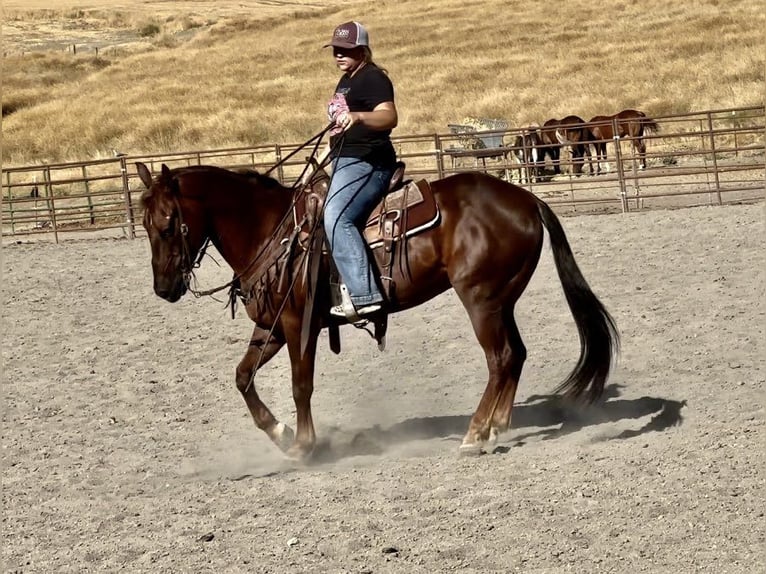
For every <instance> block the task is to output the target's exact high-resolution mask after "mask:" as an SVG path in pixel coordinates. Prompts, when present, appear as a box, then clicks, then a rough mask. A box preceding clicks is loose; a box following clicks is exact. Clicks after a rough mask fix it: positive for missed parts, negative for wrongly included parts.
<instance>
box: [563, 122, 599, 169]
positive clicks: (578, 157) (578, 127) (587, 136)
mask: <svg viewBox="0 0 766 574" xmlns="http://www.w3.org/2000/svg"><path fill="white" fill-rule="evenodd" d="M556 139H557V140H558V142H559V144H561V145H562V146H565V145H568V146H569V149H570V150H571V151H572V173H576V174H581V173H582V168H583V163H584V162H585V159H584V158H585V156H587V157H588V168H589V170H590V173H593V163H592V162H591V156H590V145H589V144H590V143H591V141H592V139H593V136H592V135H591V133H590V130H589V129H588V127H587V126H586V125H585V120H584V119H582V118H581V117H580V116H567V117H565V118H562V119H560V120H559V121H558V124H557V125H556Z"/></svg>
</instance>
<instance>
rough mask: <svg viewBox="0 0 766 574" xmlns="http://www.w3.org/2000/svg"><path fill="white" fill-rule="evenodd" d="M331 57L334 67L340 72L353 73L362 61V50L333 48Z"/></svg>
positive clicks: (359, 48)
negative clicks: (333, 58)
mask: <svg viewBox="0 0 766 574" xmlns="http://www.w3.org/2000/svg"><path fill="white" fill-rule="evenodd" d="M332 53H333V56H334V57H335V65H336V66H338V69H339V70H340V71H342V72H351V73H353V72H354V70H356V69H357V68H358V67H359V64H361V63H362V62H363V61H364V50H363V49H362V48H361V47H358V48H338V47H333V49H332Z"/></svg>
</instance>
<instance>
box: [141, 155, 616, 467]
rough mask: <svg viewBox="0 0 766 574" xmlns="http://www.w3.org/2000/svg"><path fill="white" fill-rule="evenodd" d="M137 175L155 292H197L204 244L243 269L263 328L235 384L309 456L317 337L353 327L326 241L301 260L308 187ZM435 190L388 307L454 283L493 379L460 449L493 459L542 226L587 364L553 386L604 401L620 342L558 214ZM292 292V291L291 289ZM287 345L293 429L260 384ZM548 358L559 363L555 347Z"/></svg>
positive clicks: (215, 172)
mask: <svg viewBox="0 0 766 574" xmlns="http://www.w3.org/2000/svg"><path fill="white" fill-rule="evenodd" d="M136 167H137V171H138V175H139V177H140V179H141V181H142V182H143V184H144V185H145V186H146V190H145V191H144V192H143V194H142V196H141V203H142V206H143V208H144V213H143V226H144V228H145V229H146V232H147V234H148V239H149V243H150V246H151V264H152V271H153V278H154V292H155V293H156V294H157V295H158V296H159V297H161V298H163V299H165V300H167V301H169V302H171V303H172V302H175V301H178V300H179V299H180V298H181V297H182V296H183V295H184V294H185V293H186V292H187V291H189V290H190V289H191V287H190V285H191V283H190V281H191V279H190V278H191V275H192V271H193V268H194V267H195V266H196V265H198V264H199V263H200V261H201V258H202V254H204V252H205V247H206V245H207V241H208V240H209V241H210V242H211V243H212V245H214V246H215V247H216V249H217V250H218V252H219V253H220V255H221V256H222V257H223V258H224V259H225V260H226V262H227V263H228V264H229V266H230V267H231V268H232V270H233V271H234V273H235V279H236V283H234V282H232V289H234V288H235V287H236V291H233V292H231V293H230V296H231V297H232V299H231V302H232V306H233V305H234V303H235V302H236V297H237V296H238V297H239V299H240V300H241V301H242V303H244V305H245V309H246V311H247V314H248V316H249V317H250V319H251V320H252V321H254V322H255V327H254V330H253V333H252V336H251V337H250V342H249V344H248V346H247V351H246V352H245V355H244V357H243V358H242V360H241V361H240V363H239V365H238V366H237V369H236V385H237V388H238V389H239V391H240V392H241V394H242V396H243V398H244V401H245V403H246V405H247V407H248V409H249V411H250V414H251V415H252V418H253V420H254V422H255V424H256V426H257V427H258V428H259V429H261V430H262V431H264V432H265V433H266V434H267V435H268V436H269V437H270V439H271V440H272V441H273V442H274V443H275V444H276V445H277V446H278V447H279V448H280V449H281V450H282V451H283V452H285V453H286V455H287V456H289V457H291V458H294V459H306V458H308V457H309V456H310V455H311V453H312V452H313V450H314V447H315V443H316V436H315V431H314V424H313V419H312V415H311V395H312V393H313V390H314V368H315V357H316V350H317V340H318V337H319V334H320V331H321V330H322V329H324V328H327V329H329V332H330V341H331V348H332V340H333V339H332V337H333V329H335V333H336V334H337V329H338V327H339V324H340V323H342V324H347V322H346V320H345V319H344V318H335V317H333V316H332V315H331V314H330V312H329V310H330V304H331V302H330V300H329V299H330V290H331V288H330V279H329V277H330V273H331V268H330V257H329V254H327V253H326V252H323V251H322V250H321V245H320V249H319V251H318V253H319V256H318V257H317V258H315V259H305V258H304V256H306V254H307V253H308V254H312V253H317V251H313V250H308V249H307V248H306V245H305V244H303V243H301V240H300V236H299V235H297V231H298V229H299V228H298V227H296V223H295V221H294V219H293V216H292V215H293V214H294V213H295V211H294V210H295V208H296V206H297V205H299V204H300V203H301V202H302V201H304V200H305V199H307V197H306V195H307V194H306V192H305V191H304V190H303V189H301V188H287V187H284V186H283V185H281V184H280V183H279V182H278V181H277V180H275V179H273V178H271V177H268V176H266V175H263V174H260V173H258V172H254V171H252V172H248V173H241V172H236V171H231V170H227V169H223V168H220V167H213V166H193V167H182V168H176V169H169V168H168V167H167V166H165V165H164V164H163V165H162V168H161V171H160V173H159V174H157V175H156V177H152V174H151V172H150V171H149V169H148V168H147V166H146V165H144V164H142V163H137V164H136ZM420 183H421V182H417V184H418V185H420ZM425 184H426V188H427V189H425V191H424V193H425V192H427V193H428V194H430V198H431V200H432V201H433V204H434V205H435V208H434V209H435V210H436V212H437V214H438V219H435V220H434V223H433V224H432V225H430V226H429V227H426V228H425V229H422V228H420V229H415V230H413V234H412V235H410V234H409V233H408V234H407V236H404V235H403V236H402V238H403V239H404V241H403V242H401V243H398V244H396V245H397V246H395V249H396V250H398V251H397V257H396V258H395V259H396V262H395V264H393V271H391V273H390V277H391V279H392V281H393V282H392V283H391V285H393V286H394V290H393V291H392V292H391V293H392V294H389V298H388V300H387V307H386V308H385V309H384V313H385V312H389V313H395V312H398V311H403V310H405V309H410V308H412V307H415V306H417V305H420V304H421V303H424V302H425V301H427V300H429V299H431V298H433V297H435V296H437V295H439V294H440V293H443V292H445V291H446V290H448V289H449V288H450V287H451V288H453V289H454V290H455V292H456V293H457V295H458V297H459V298H460V301H461V302H462V303H463V306H464V307H465V309H466V311H467V312H468V315H469V317H470V320H471V324H472V326H473V330H474V333H475V335H476V338H477V339H478V342H479V344H480V345H481V347H482V349H483V350H484V353H485V356H486V360H487V367H488V370H489V379H488V382H487V385H486V388H485V390H484V394H483V396H482V397H481V400H480V401H479V404H478V406H477V408H476V411H475V412H474V414H473V416H472V418H471V420H470V423H469V425H468V428H467V431H466V434H465V436H464V438H463V440H462V444H461V445H460V449H459V452H460V453H461V454H478V453H481V452H483V451H486V450H487V449H488V447H490V446H491V445H492V444H493V443H494V441H496V440H497V436H498V434H499V433H500V432H503V431H506V430H508V428H509V426H510V422H511V410H512V408H513V401H514V397H515V394H516V389H517V386H518V384H519V378H520V376H521V371H522V367H523V365H524V361H525V359H526V356H527V350H526V347H525V346H524V343H523V342H522V339H521V335H520V334H519V329H518V327H517V325H516V319H515V317H514V309H515V307H516V302H517V301H518V299H519V297H520V296H521V294H522V293H523V292H524V289H525V288H526V287H527V284H528V283H529V281H530V279H531V277H532V274H533V273H534V271H535V268H536V267H537V264H538V261H539V258H540V253H541V250H542V248H543V229H544V228H545V229H547V230H548V235H549V242H550V246H551V249H552V252H553V259H554V261H555V265H556V269H557V271H558V276H559V279H560V280H561V283H562V285H563V291H564V295H565V297H566V300H567V303H568V305H569V308H570V310H571V312H572V314H573V316H574V320H575V324H576V326H577V331H578V334H579V338H580V357H579V359H578V361H577V363H576V365H575V367H574V369H573V370H572V372H571V373H570V374H569V376H568V377H567V378H566V379H565V380H564V382H563V383H561V385H559V387H558V388H557V391H559V392H563V393H564V394H565V396H568V397H572V398H584V399H588V400H591V401H592V400H596V399H598V398H599V397H600V396H601V395H602V393H603V390H604V385H605V382H606V381H607V378H608V375H609V372H610V367H611V366H612V364H613V361H614V358H615V355H616V353H617V349H618V345H619V335H618V332H617V328H616V326H615V324H614V321H613V319H612V317H611V316H610V314H609V313H608V311H607V310H606V309H605V307H604V306H603V305H602V303H601V302H600V301H599V299H598V298H597V297H596V295H595V294H594V293H593V291H592V290H591V289H590V287H589V286H588V283H587V282H586V280H585V278H584V277H583V275H582V273H581V271H580V269H579V267H578V266H577V263H576V261H575V258H574V255H573V254H572V250H571V248H570V246H569V243H568V241H567V238H566V235H565V233H564V230H563V228H562V227H561V223H560V222H559V219H558V217H557V216H556V215H555V214H554V212H553V211H552V210H551V208H550V207H549V206H548V205H547V204H546V203H545V202H543V201H542V200H540V199H539V198H537V197H536V196H535V195H534V194H532V193H530V192H529V191H527V190H525V189H523V188H521V187H519V186H515V185H513V184H510V183H507V182H504V181H502V180H500V179H498V178H495V177H493V176H490V175H487V174H483V173H478V172H462V173H458V174H455V175H452V176H450V177H447V178H444V179H440V180H437V181H433V182H430V184H429V183H428V182H425ZM324 189H326V186H325V188H324ZM312 192H313V189H312ZM308 195H311V194H310V193H309V194H308ZM406 217H407V216H406V215H402V218H404V219H405V220H406ZM410 217H412V216H410ZM319 229H321V228H319ZM408 229H409V228H408ZM296 236H297V237H298V239H297V240H294V239H295V237H296ZM310 237H311V236H310ZM320 237H321V236H320ZM291 246H293V247H291ZM370 249H371V250H372V251H373V255H374V257H375V261H376V262H377V264H378V266H379V267H380V268H382V263H381V261H382V260H383V259H384V258H388V257H389V255H390V253H387V252H386V250H385V249H384V248H383V247H374V248H373V245H372V244H370ZM307 261H310V262H307ZM314 266H316V267H314ZM306 269H316V271H317V273H316V275H315V276H316V277H318V278H319V280H318V281H317V282H316V283H315V284H312V283H311V282H310V281H309V280H308V277H309V276H310V275H311V274H310V273H308V274H307V273H306V272H305V270H306ZM285 270H287V280H286V282H284V283H283V281H282V280H281V278H282V277H283V276H284V273H285ZM286 284H289V285H290V288H289V289H284V288H282V286H283V285H286ZM222 287H224V286H222ZM383 292H384V293H385V292H386V291H385V290H383ZM198 293H199V292H197V293H195V294H198ZM232 293H233V294H232ZM309 301H313V304H309ZM384 316H385V315H384ZM158 344H161V343H158ZM283 346H287V352H288V354H289V360H290V365H291V373H292V393H293V400H294V402H295V407H296V422H297V429H296V432H295V433H293V431H292V429H290V428H289V427H288V426H286V425H285V424H284V423H281V422H280V421H279V420H278V419H277V418H276V417H275V416H274V415H273V414H272V412H271V411H270V410H269V409H268V407H267V406H266V405H265V404H264V403H263V402H262V401H261V399H260V397H259V396H258V393H257V391H256V388H255V385H254V384H253V383H254V376H255V373H256V371H257V369H258V368H259V367H260V366H262V365H263V364H265V363H266V362H267V361H268V360H269V359H271V358H272V357H274V355H276V354H277V352H278V351H279V350H280V349H281V348H282V347H283ZM333 350H334V351H336V352H337V351H339V350H340V349H339V348H338V349H333ZM551 357H552V358H554V357H555V358H554V360H558V357H559V355H558V352H553V353H552V354H551ZM364 382H365V381H364V380H361V381H348V386H349V388H348V392H349V393H354V394H358V393H359V389H358V385H363V384H364Z"/></svg>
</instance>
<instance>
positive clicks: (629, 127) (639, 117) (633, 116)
mask: <svg viewBox="0 0 766 574" xmlns="http://www.w3.org/2000/svg"><path fill="white" fill-rule="evenodd" d="M589 123H590V124H593V125H591V126H590V127H589V129H590V133H591V135H592V136H593V140H594V142H593V147H594V149H595V151H596V165H597V166H598V172H599V173H601V162H604V164H606V169H607V170H608V168H609V163H608V162H607V160H606V144H607V142H609V141H614V138H615V137H618V138H624V137H627V138H630V141H631V143H632V145H633V153H634V155H638V162H639V167H640V169H646V142H644V139H643V138H644V134H654V133H657V132H659V126H658V125H657V122H656V121H654V120H653V119H651V118H649V117H647V115H646V114H645V113H644V112H641V111H639V110H622V111H621V112H618V113H616V114H614V115H612V116H595V117H592V118H591V119H590V122H589ZM615 124H616V131H615Z"/></svg>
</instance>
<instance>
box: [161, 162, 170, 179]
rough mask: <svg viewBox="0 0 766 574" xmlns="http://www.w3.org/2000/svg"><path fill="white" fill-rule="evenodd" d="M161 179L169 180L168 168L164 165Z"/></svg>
mask: <svg viewBox="0 0 766 574" xmlns="http://www.w3.org/2000/svg"><path fill="white" fill-rule="evenodd" d="M162 177H163V178H164V179H170V168H169V167H168V166H167V165H165V164H164V163H163V164H162Z"/></svg>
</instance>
